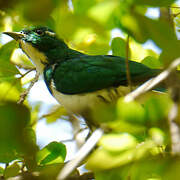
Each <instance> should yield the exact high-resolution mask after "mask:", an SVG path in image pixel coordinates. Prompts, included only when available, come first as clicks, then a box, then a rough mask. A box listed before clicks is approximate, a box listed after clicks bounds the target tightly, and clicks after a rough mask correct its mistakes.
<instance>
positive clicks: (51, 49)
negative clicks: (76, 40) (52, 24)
mask: <svg viewBox="0 0 180 180" xmlns="http://www.w3.org/2000/svg"><path fill="white" fill-rule="evenodd" d="M4 34H6V35H9V36H11V37H12V38H13V39H15V40H16V41H17V42H18V43H19V46H20V48H21V49H22V50H23V51H24V52H25V54H26V55H27V56H28V57H29V58H30V59H31V60H32V61H33V62H34V64H35V65H36V68H37V70H38V71H40V72H42V71H43V69H44V66H45V65H46V64H53V63H55V61H56V60H57V59H58V58H60V57H58V56H63V52H64V53H65V50H66V48H67V46H66V44H65V43H64V42H63V41H62V40H61V39H58V38H57V36H56V34H55V32H54V31H52V30H51V29H49V28H47V27H30V28H26V29H23V30H22V31H20V32H4ZM57 52H59V53H57Z"/></svg>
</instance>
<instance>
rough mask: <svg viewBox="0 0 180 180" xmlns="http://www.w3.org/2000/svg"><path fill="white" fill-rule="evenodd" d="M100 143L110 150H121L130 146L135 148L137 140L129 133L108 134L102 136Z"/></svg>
mask: <svg viewBox="0 0 180 180" xmlns="http://www.w3.org/2000/svg"><path fill="white" fill-rule="evenodd" d="M100 145H102V146H103V148H104V149H106V150H108V151H112V152H120V151H125V150H127V149H130V148H135V146H136V145H137V141H136V139H135V138H134V137H133V136H131V135H130V134H127V133H125V134H108V135H104V136H103V137H102V138H101V140H100Z"/></svg>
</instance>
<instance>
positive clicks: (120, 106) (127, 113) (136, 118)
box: [117, 98, 145, 124]
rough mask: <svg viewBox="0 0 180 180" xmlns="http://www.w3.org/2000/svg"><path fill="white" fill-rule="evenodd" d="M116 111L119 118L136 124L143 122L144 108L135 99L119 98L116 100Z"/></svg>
mask: <svg viewBox="0 0 180 180" xmlns="http://www.w3.org/2000/svg"><path fill="white" fill-rule="evenodd" d="M117 113H118V118H119V119H120V120H124V121H127V122H131V123H137V124H144V123H145V111H144V108H143V107H142V106H141V104H139V103H138V102H136V101H131V102H125V101H124V99H123V98H120V99H119V100H118V102H117Z"/></svg>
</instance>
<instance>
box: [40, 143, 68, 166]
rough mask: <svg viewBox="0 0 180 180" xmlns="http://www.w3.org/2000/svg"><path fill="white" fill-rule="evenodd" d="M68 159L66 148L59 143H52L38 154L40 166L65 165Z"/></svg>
mask: <svg viewBox="0 0 180 180" xmlns="http://www.w3.org/2000/svg"><path fill="white" fill-rule="evenodd" d="M65 157H66V146H65V145H64V144H62V143H59V142H55V141H54V142H51V143H49V144H48V145H47V146H45V147H44V148H43V149H41V150H40V151H39V152H38V153H37V162H38V164H39V165H46V164H55V163H63V162H64V160H65Z"/></svg>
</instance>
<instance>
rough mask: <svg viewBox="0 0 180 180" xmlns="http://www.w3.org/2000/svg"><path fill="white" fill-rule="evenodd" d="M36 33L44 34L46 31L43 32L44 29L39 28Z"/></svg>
mask: <svg viewBox="0 0 180 180" xmlns="http://www.w3.org/2000/svg"><path fill="white" fill-rule="evenodd" d="M36 33H37V34H38V35H40V36H42V35H43V34H44V32H43V31H42V30H40V29H37V30H36Z"/></svg>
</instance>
